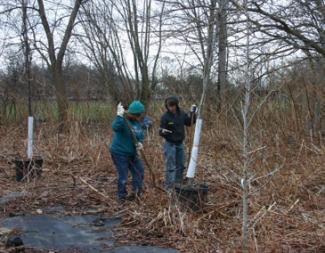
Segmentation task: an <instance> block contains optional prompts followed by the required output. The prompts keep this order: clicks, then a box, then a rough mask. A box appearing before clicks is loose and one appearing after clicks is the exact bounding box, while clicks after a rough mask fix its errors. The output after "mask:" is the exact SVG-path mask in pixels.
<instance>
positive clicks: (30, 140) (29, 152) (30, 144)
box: [27, 116, 34, 159]
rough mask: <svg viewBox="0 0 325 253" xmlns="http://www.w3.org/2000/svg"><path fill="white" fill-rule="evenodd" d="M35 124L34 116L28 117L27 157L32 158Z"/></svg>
mask: <svg viewBox="0 0 325 253" xmlns="http://www.w3.org/2000/svg"><path fill="white" fill-rule="evenodd" d="M33 125H34V118H33V117H32V116H29V117H28V140H27V158H28V159H32V156H33Z"/></svg>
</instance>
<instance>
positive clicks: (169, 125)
mask: <svg viewBox="0 0 325 253" xmlns="http://www.w3.org/2000/svg"><path fill="white" fill-rule="evenodd" d="M165 106H166V109H167V111H166V112H165V113H164V114H163V115H162V117H161V119H160V129H159V134H160V135H161V136H162V137H163V138H164V139H165V143H164V158H165V159H164V160H165V189H166V190H167V191H170V190H172V189H173V187H174V185H175V183H181V182H182V180H183V172H184V160H185V154H184V145H183V141H184V139H185V127H184V126H191V124H193V123H195V120H196V116H195V112H196V105H192V107H191V110H190V115H188V114H187V113H185V112H184V111H182V110H181V109H180V107H179V100H178V98H177V97H175V96H172V97H168V98H167V99H166V100H165Z"/></svg>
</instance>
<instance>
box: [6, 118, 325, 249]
mask: <svg viewBox="0 0 325 253" xmlns="http://www.w3.org/2000/svg"><path fill="white" fill-rule="evenodd" d="M222 117H224V116H223V115H219V120H215V122H216V123H214V124H213V125H211V124H208V123H207V124H206V125H205V130H204V134H203V140H202V148H201V153H200V161H199V168H198V178H197V180H199V181H205V182H207V183H208V185H209V202H208V203H207V205H206V207H205V209H204V210H202V212H198V213H193V212H191V211H188V210H185V209H184V208H182V207H181V206H180V205H179V203H175V202H173V201H171V200H170V199H169V198H168V196H166V195H165V194H163V193H162V192H161V191H159V190H157V189H154V188H153V187H152V185H151V180H150V177H149V173H148V171H147V174H146V175H147V177H146V182H145V187H146V193H145V195H144V197H143V199H142V200H141V201H140V202H134V203H128V204H126V205H125V206H122V207H121V206H118V205H117V203H116V201H115V191H116V189H115V188H116V186H115V184H116V175H115V169H114V167H113V166H112V162H111V159H110V157H109V153H108V149H107V144H108V143H109V140H110V134H111V131H110V129H109V124H102V125H100V124H96V125H87V126H85V125H82V124H80V123H78V122H72V123H71V129H70V133H67V134H65V135H62V134H60V135H58V134H57V133H56V131H55V129H56V127H55V125H54V124H50V123H42V124H41V125H39V127H38V128H37V129H36V135H35V147H36V148H37V151H36V152H35V153H36V154H39V155H41V156H42V157H43V158H44V160H45V164H44V166H43V167H44V172H43V175H42V177H41V178H40V179H38V180H34V181H32V182H30V183H17V182H15V180H14V174H15V171H14V169H13V167H12V165H10V163H11V160H12V159H13V158H15V157H16V156H23V155H24V147H25V143H24V140H25V132H26V131H25V129H24V128H23V127H21V126H10V127H8V126H7V127H2V128H1V129H0V134H1V136H2V137H1V141H0V147H1V148H0V155H1V160H0V175H1V176H0V180H1V195H4V194H5V193H8V192H11V191H23V190H24V191H26V192H27V193H28V194H26V196H25V197H23V198H19V199H17V200H15V201H12V202H9V203H8V204H7V205H5V206H3V207H2V208H3V210H2V213H1V216H3V217H4V216H8V215H19V214H23V213H31V212H32V213H37V212H40V210H41V211H42V212H46V210H47V208H49V207H51V206H52V207H57V206H62V207H64V213H65V214H67V215H69V214H72V213H92V212H104V213H105V214H107V215H110V216H113V215H116V216H121V217H122V218H123V222H122V225H121V226H119V227H118V228H116V236H117V239H118V242H119V243H121V244H124V243H127V242H132V243H138V244H141V245H151V244H155V245H161V246H170V247H175V248H177V249H179V250H180V251H181V252H186V253H187V252H239V251H240V241H241V217H242V216H241V210H242V189H241V185H240V180H241V173H242V172H241V169H242V164H241V161H242V157H241V132H240V131H239V130H238V129H239V127H236V126H235V125H234V124H232V125H231V127H225V124H226V122H227V121H226V119H224V118H222ZM209 121H211V122H213V121H212V119H209V120H207V122H209ZM261 124H263V125H264V127H263V128H259V126H260V125H261ZM276 124H279V122H277V120H276V117H275V118H274V120H273V121H269V125H268V126H267V124H265V122H263V118H259V119H258V121H257V123H256V124H255V125H254V127H252V129H251V132H252V139H251V152H250V155H251V159H252V160H251V164H250V175H251V180H250V192H251V194H250V213H249V219H250V224H249V228H250V236H251V237H250V251H251V252H322V251H324V249H325V242H324V240H323V238H324V236H325V214H324V207H325V185H324V182H325V170H324V168H323V166H324V163H325V156H324V153H325V147H324V144H323V143H322V142H321V141H320V140H321V139H319V141H318V142H316V141H315V139H314V141H315V142H312V141H311V138H309V136H297V135H293V134H292V133H291V132H289V131H288V132H281V131H279V129H280V128H279V127H277V128H275V127H274V126H275V125H276ZM229 125H230V124H229ZM160 142H161V140H160V139H159V137H158V136H156V135H155V134H153V135H152V134H151V135H150V138H148V139H147V143H146V149H145V153H146V155H147V159H148V160H149V162H150V164H151V166H152V168H153V169H154V171H155V173H156V177H157V181H158V182H157V183H158V184H160V185H162V182H163V162H162V152H161V145H160Z"/></svg>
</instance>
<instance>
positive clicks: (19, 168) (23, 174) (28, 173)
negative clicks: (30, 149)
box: [13, 157, 43, 182]
mask: <svg viewBox="0 0 325 253" xmlns="http://www.w3.org/2000/svg"><path fill="white" fill-rule="evenodd" d="M13 162H14V163H15V165H16V181H17V182H20V181H22V180H25V179H26V178H27V177H28V178H35V177H40V176H41V174H42V166H43V159H42V158H41V157H34V158H32V159H26V160H24V159H15V160H14V161H13Z"/></svg>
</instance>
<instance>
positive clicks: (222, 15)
mask: <svg viewBox="0 0 325 253" xmlns="http://www.w3.org/2000/svg"><path fill="white" fill-rule="evenodd" d="M227 7H228V1H227V0H219V22H218V25H219V29H218V30H219V37H218V38H219V42H218V47H219V50H218V52H219V55H218V56H219V57H218V61H219V62H218V100H219V101H218V109H219V110H220V109H221V106H222V97H223V94H224V92H225V89H226V85H227Z"/></svg>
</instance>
